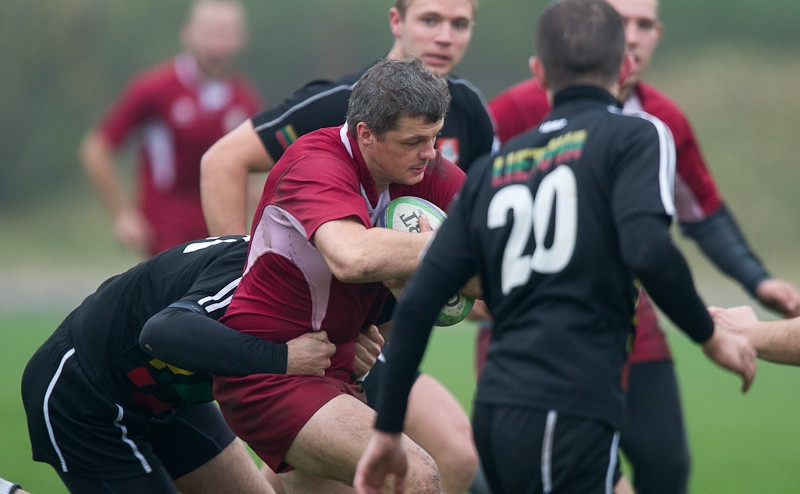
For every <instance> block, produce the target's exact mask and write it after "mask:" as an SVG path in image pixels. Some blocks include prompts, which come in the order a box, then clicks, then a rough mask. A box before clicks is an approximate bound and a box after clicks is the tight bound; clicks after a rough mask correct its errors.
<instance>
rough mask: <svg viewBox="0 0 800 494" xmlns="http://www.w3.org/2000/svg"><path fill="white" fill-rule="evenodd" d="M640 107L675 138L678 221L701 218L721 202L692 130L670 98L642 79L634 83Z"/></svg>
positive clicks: (699, 219) (717, 207)
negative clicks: (662, 123)
mask: <svg viewBox="0 0 800 494" xmlns="http://www.w3.org/2000/svg"><path fill="white" fill-rule="evenodd" d="M637 92H638V93H639V98H640V99H641V101H642V109H643V110H644V111H646V112H647V113H649V114H651V115H653V116H655V117H658V119H659V120H661V121H663V122H664V123H665V124H667V127H669V130H670V131H671V132H672V138H673V139H674V140H675V153H676V164H675V166H676V170H675V171H676V173H677V176H676V183H675V207H676V210H677V213H678V219H679V220H680V221H681V222H695V221H701V220H703V219H705V218H706V217H708V216H709V215H711V214H713V213H714V212H716V211H717V210H718V209H719V208H720V207H721V206H722V199H721V198H720V195H719V192H718V191H717V186H716V185H715V184H714V179H713V178H712V177H711V173H710V172H709V171H708V168H707V167H706V163H705V160H704V159H703V156H702V154H701V152H700V147H699V146H698V144H697V139H696V138H695V135H694V131H693V130H692V127H691V124H690V123H689V120H688V119H687V118H686V116H685V115H684V114H683V112H682V111H681V109H680V108H679V107H678V105H676V104H675V103H674V102H673V101H671V100H670V99H669V98H667V97H666V96H665V95H664V94H662V93H660V92H659V91H658V90H656V89H655V88H653V87H652V86H649V85H647V84H644V83H639V85H638V86H637Z"/></svg>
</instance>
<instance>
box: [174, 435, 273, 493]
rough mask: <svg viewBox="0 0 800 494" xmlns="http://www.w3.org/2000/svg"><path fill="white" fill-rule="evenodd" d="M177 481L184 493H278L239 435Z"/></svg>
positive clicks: (176, 483)
mask: <svg viewBox="0 0 800 494" xmlns="http://www.w3.org/2000/svg"><path fill="white" fill-rule="evenodd" d="M175 485H176V486H177V487H178V490H180V491H181V492H182V493H184V494H196V493H197V494H199V493H206V492H207V493H209V494H211V493H218V492H241V493H247V494H274V493H275V490H273V488H272V487H271V486H270V485H269V483H268V482H267V479H266V478H265V477H264V476H263V475H262V474H261V472H260V471H259V469H258V466H257V465H256V463H255V461H254V460H253V458H252V457H251V456H250V453H248V452H247V448H245V446H244V443H243V442H242V441H241V439H239V438H236V439H234V441H233V442H232V443H230V444H229V445H228V446H227V447H226V448H225V449H223V450H222V451H221V452H220V453H219V454H218V455H217V456H215V457H214V458H213V459H211V461H209V462H207V463H206V464H204V465H202V466H201V467H198V468H196V469H194V470H193V471H191V472H189V473H187V474H186V475H184V476H182V477H180V478H178V479H176V480H175Z"/></svg>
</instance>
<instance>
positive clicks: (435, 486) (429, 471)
mask: <svg viewBox="0 0 800 494" xmlns="http://www.w3.org/2000/svg"><path fill="white" fill-rule="evenodd" d="M408 459H409V469H408V475H407V477H406V491H407V492H415V493H416V492H419V493H425V494H439V493H441V492H442V486H441V483H440V480H439V469H438V467H437V466H436V462H435V461H433V458H432V457H431V455H429V454H428V453H427V452H426V451H425V450H424V449H422V448H421V447H419V446H417V445H416V444H415V445H414V447H413V448H409V449H408Z"/></svg>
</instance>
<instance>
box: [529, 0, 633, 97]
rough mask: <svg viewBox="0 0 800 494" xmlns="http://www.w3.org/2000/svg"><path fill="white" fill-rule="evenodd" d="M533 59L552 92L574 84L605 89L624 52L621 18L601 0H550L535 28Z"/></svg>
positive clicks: (617, 69)
mask: <svg viewBox="0 0 800 494" xmlns="http://www.w3.org/2000/svg"><path fill="white" fill-rule="evenodd" d="M536 50H537V56H538V57H539V59H540V60H541V61H542V64H543V65H544V70H545V74H546V75H547V82H548V85H549V86H550V87H551V89H552V90H553V91H554V92H556V91H558V90H560V89H563V88H565V87H567V86H572V85H576V84H595V85H596V84H600V85H602V86H607V85H609V84H611V83H613V82H614V81H616V79H617V77H618V75H619V68H620V64H621V63H622V56H623V54H624V52H625V28H624V26H623V23H622V18H621V17H620V16H619V14H618V13H617V11H616V10H614V8H613V7H612V6H611V5H609V4H608V3H607V2H606V1H605V0H554V1H553V2H551V3H549V4H548V5H547V6H546V7H545V8H544V10H543V11H542V14H541V15H540V16H539V21H538V23H537V28H536Z"/></svg>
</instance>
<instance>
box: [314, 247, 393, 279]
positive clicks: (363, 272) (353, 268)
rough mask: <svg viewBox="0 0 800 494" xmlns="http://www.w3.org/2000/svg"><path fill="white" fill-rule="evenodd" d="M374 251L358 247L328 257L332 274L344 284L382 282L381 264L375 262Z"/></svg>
mask: <svg viewBox="0 0 800 494" xmlns="http://www.w3.org/2000/svg"><path fill="white" fill-rule="evenodd" d="M373 253H374V250H373V249H369V248H367V247H366V246H356V247H352V248H349V249H347V250H344V251H342V252H339V253H337V255H336V256H331V257H328V259H327V260H328V266H329V267H330V269H331V273H332V274H333V275H334V276H335V277H336V279H338V280H339V281H341V282H343V283H370V282H373V281H382V280H383V277H382V276H381V275H382V273H383V269H382V266H381V263H380V262H378V261H376V260H375V258H374V257H375V256H374V255H372V254H373Z"/></svg>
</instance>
